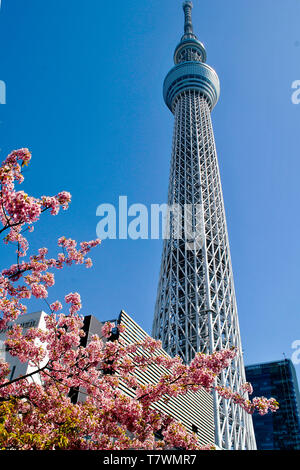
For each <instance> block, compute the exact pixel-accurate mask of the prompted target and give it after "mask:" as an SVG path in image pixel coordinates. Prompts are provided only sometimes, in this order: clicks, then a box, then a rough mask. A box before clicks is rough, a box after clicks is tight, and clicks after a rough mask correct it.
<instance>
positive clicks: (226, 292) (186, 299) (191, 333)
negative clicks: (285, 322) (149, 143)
mask: <svg viewBox="0 0 300 470" xmlns="http://www.w3.org/2000/svg"><path fill="white" fill-rule="evenodd" d="M191 7H192V5H191V2H185V3H184V11H185V15H186V24H187V22H188V23H189V31H188V32H187V29H185V33H186V34H185V36H183V38H182V40H181V43H180V44H179V46H178V47H177V50H179V52H180V53H179V54H177V55H176V51H175V64H177V65H176V66H175V67H174V69H172V70H171V72H170V73H169V74H168V76H167V78H166V81H165V91H164V94H165V100H166V103H167V105H168V106H169V107H170V109H171V110H172V112H173V113H174V115H175V127H174V137H173V151H172V159H171V172H170V181H169V194H168V204H169V206H174V205H179V206H180V207H182V214H184V209H183V208H184V206H186V205H188V207H192V208H194V209H192V212H193V213H192V215H191V218H192V220H193V222H192V223H193V226H194V227H196V226H197V223H199V217H197V211H199V208H201V212H202V223H201V225H202V232H201V233H202V245H199V244H195V246H194V249H190V248H188V245H187V243H188V242H190V241H191V240H190V237H191V236H190V233H187V231H186V224H185V220H184V219H185V216H183V218H182V219H180V221H179V224H181V227H180V230H179V232H180V233H181V234H182V237H181V238H180V237H178V227H176V228H175V227H174V226H173V227H172V224H175V223H177V224H178V219H176V221H175V219H174V218H173V219H172V218H170V225H171V230H170V236H169V238H168V239H166V240H164V247H163V254H162V263H161V272H160V280H159V286H158V295H157V301H156V307H155V316H154V322H153V332H152V333H153V336H154V337H155V338H158V339H160V340H161V341H162V347H163V349H164V350H165V351H167V352H168V353H169V354H170V355H180V356H181V357H182V358H183V359H184V360H185V362H187V363H188V362H190V361H191V359H192V358H193V357H194V355H195V353H196V352H198V351H201V352H204V353H212V352H214V351H216V350H219V349H223V348H231V347H236V348H237V349H238V351H239V353H238V356H237V357H236V359H235V360H234V361H233V363H232V365H231V367H230V368H228V370H226V371H224V372H223V373H222V375H221V377H220V378H219V379H218V382H219V384H220V385H222V386H225V387H230V388H232V389H234V390H240V386H241V385H242V384H243V383H244V382H245V381H246V379H245V370H244V362H243V356H242V346H241V339H240V331H239V322H238V314H237V306H236V297H235V291H234V282H233V272H232V265H231V259H230V249H229V241H228V233H227V227H226V218H225V210H224V202H223V195H222V188H221V179H220V173H219V166H218V159H217V152H216V146H215V139H214V133H213V127H212V122H211V109H212V107H213V106H214V104H215V103H216V101H217V97H218V80H217V78H216V74H215V72H214V71H213V70H212V69H211V71H212V72H214V74H215V75H213V74H212V72H210V76H209V77H208V75H207V69H208V68H209V67H208V66H207V65H206V64H204V63H203V62H201V58H202V60H203V57H206V54H205V55H204V53H203V51H205V50H204V46H203V45H202V44H201V43H200V42H199V41H198V40H197V39H196V37H195V35H194V34H193V31H192V30H191V20H190V18H191ZM191 43H194V44H192V46H191ZM183 46H185V48H186V49H188V50H187V51H185V50H184V47H183ZM197 49H198V51H197ZM191 50H192V51H194V54H193V56H192V58H191V59H190V57H191V55H190V51H191ZM198 53H199V54H198ZM199 56H201V57H199ZM204 60H205V59H204ZM197 61H198V64H197ZM191 65H193V67H196V65H198V66H199V68H198V69H196V68H195V70H196V72H194V73H193V74H192V75H191V73H190V72H189V73H187V72H186V71H184V70H183V69H184V68H185V69H186V70H188V69H187V67H191ZM209 69H210V68H209ZM178 70H179V73H178ZM182 70H183V71H182ZM204 75H205V77H206V79H205V83H206V85H205V86H206V88H204V86H203V85H202V84H201V83H202V82H203V76H204ZM178 77H179V78H178ZM207 77H208V79H207ZM191 79H192V80H191ZM209 80H210V83H209V86H210V90H207V82H209ZM201 81H202V82H201ZM178 83H179V85H178ZM214 92H215V95H216V97H213V96H214ZM176 234H177V235H176ZM214 406H215V439H216V444H217V445H218V446H219V447H220V448H223V449H255V448H256V444H255V437H254V431H253V425H252V418H251V417H250V416H249V415H247V414H246V413H245V412H244V411H243V410H242V409H241V408H240V407H238V406H237V405H234V404H233V403H230V402H228V401H227V400H224V399H222V398H220V397H219V396H217V395H216V394H215V396H214Z"/></svg>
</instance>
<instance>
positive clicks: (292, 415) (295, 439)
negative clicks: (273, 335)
mask: <svg viewBox="0 0 300 470" xmlns="http://www.w3.org/2000/svg"><path fill="white" fill-rule="evenodd" d="M246 376H247V381H248V382H251V384H252V386H253V396H265V397H271V396H272V397H274V398H276V400H277V401H278V402H279V410H278V411H277V412H276V413H271V414H270V413H269V414H267V415H265V416H260V415H259V414H258V413H257V414H254V415H253V425H254V431H255V437H256V444H257V448H258V449H262V450H300V395H299V388H298V381H297V377H296V372H295V368H294V365H293V363H292V361H291V360H290V359H284V360H282V361H276V362H268V363H262V364H254V365H250V366H247V367H246Z"/></svg>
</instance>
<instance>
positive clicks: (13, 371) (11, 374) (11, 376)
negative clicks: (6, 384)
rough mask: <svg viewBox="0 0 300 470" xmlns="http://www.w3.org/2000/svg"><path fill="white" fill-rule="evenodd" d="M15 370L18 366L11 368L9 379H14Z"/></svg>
mask: <svg viewBox="0 0 300 470" xmlns="http://www.w3.org/2000/svg"><path fill="white" fill-rule="evenodd" d="M15 370H16V366H13V368H12V370H11V373H10V377H9V380H12V379H13V376H14V373H15Z"/></svg>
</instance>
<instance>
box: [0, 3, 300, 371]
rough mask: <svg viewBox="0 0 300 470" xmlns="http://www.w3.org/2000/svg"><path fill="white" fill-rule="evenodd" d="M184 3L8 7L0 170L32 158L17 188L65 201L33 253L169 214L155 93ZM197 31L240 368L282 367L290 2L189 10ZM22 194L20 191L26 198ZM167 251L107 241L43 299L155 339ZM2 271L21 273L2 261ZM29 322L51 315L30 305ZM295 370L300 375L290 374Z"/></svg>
mask: <svg viewBox="0 0 300 470" xmlns="http://www.w3.org/2000/svg"><path fill="white" fill-rule="evenodd" d="M181 3H182V2H181V0H152V1H149V0H128V1H124V0H114V1H102V0H87V1H85V2H84V1H79V0H72V1H71V0H51V1H50V2H46V1H41V0H26V1H24V0H3V1H2V6H1V10H0V42H1V47H0V80H3V81H5V83H6V86H7V104H5V105H0V121H1V124H0V136H1V139H0V147H1V152H2V157H4V156H5V155H6V154H7V153H8V152H9V151H10V150H12V149H15V148H19V147H29V148H30V149H31V151H32V153H33V159H32V164H31V166H30V167H29V169H28V170H27V173H26V183H25V184H24V185H23V186H24V189H25V190H27V191H28V192H30V193H31V194H33V195H35V196H40V195H43V194H56V193H57V192H58V191H60V190H68V191H70V192H71V193H72V196H73V202H72V205H71V208H70V209H69V211H68V212H63V213H62V214H61V215H60V216H58V217H56V218H50V217H48V216H46V217H45V218H44V220H43V222H42V223H40V224H39V226H38V227H37V229H36V231H35V232H34V233H33V234H32V235H31V239H32V247H33V248H37V247H39V246H50V247H52V248H53V247H54V240H56V238H57V237H59V236H61V235H62V234H65V235H67V236H70V237H73V238H76V239H78V240H90V239H93V238H95V237H96V224H97V222H98V219H97V217H96V208H97V206H98V205H99V204H101V203H105V202H106V203H112V204H116V203H117V201H118V197H119V195H127V196H128V202H129V204H132V203H138V202H140V203H144V204H147V205H150V204H152V203H162V202H165V201H166V197H167V185H168V176H169V164H170V155H171V140H172V129H173V116H172V114H171V113H170V111H169V110H168V109H167V108H166V106H165V104H164V102H163V99H162V83H163V79H164V77H165V75H166V73H167V72H168V71H169V69H170V68H171V66H172V64H173V62H172V56H173V51H174V48H175V46H176V44H177V43H178V41H179V39H180V37H181V35H182V31H183V13H182V10H181ZM193 18H194V26H195V30H196V33H197V35H198V37H199V39H200V40H202V41H203V42H204V44H205V45H206V48H207V54H208V60H207V62H208V64H210V65H212V66H213V67H214V68H215V69H216V71H217V73H218V74H219V77H220V81H221V87H222V92H221V98H220V101H219V103H218V105H217V106H216V108H215V110H214V111H213V123H214V129H215V137H216V143H217V149H218V154H219V161H220V169H221V176H222V183H223V191H224V198H225V204H226V213H227V219H228V228H229V236H230V244H231V253H232V261H233V268H234V275H235V285H236V292H237V300H238V307H239V318H240V326H241V333H242V342H243V347H244V352H245V359H246V363H253V362H260V361H269V360H276V359H281V358H282V354H283V352H285V354H286V356H287V357H290V356H291V354H292V349H291V344H292V342H293V341H294V340H296V339H300V328H299V323H300V318H299V298H298V293H299V292H300V287H299V231H300V224H299V195H300V188H299V183H298V182H299V173H300V159H299V156H300V155H299V130H300V129H299V125H300V105H298V106H297V105H293V104H292V102H291V94H292V90H291V84H292V82H293V81H294V80H297V79H300V68H299V63H300V29H299V24H300V3H299V1H298V0H285V1H284V0H243V1H240V0H227V1H226V2H225V1H224V0H214V1H212V2H211V1H210V2H208V1H200V0H194V10H193ZM20 189H21V188H20ZM161 249H162V242H161V241H154V240H152V241H151V240H139V241H131V240H116V241H114V240H110V241H105V242H104V243H103V244H102V246H101V247H100V248H98V249H96V250H95V251H94V252H93V260H94V267H93V268H92V270H85V269H84V268H82V267H80V268H77V267H76V268H74V269H73V268H72V269H70V270H69V271H64V272H62V273H58V276H57V285H56V287H55V288H52V290H51V291H50V298H49V300H51V301H52V300H56V299H57V298H59V299H61V298H63V296H64V295H65V294H66V293H68V292H70V291H79V292H80V293H81V296H82V300H83V305H84V308H83V313H84V314H94V315H96V316H97V317H98V318H99V319H109V318H113V317H115V316H116V315H118V313H119V311H120V310H121V309H124V310H126V311H127V312H128V313H129V314H130V315H131V316H132V317H133V318H134V319H135V320H136V321H137V322H138V323H139V324H140V325H141V326H142V327H143V328H144V329H145V330H146V331H148V332H150V331H151V325H152V318H153V310H154V302H155V297H156V289H157V282H158V274H159V268H160V258H161ZM0 250H1V251H0V256H1V264H2V266H3V267H4V266H6V265H8V264H10V263H12V262H14V261H15V260H14V255H13V251H11V252H7V250H6V249H3V247H2V248H0ZM32 308H34V309H35V310H37V309H40V308H44V305H43V304H41V303H39V302H36V303H35V304H34V305H33V306H32ZM296 369H297V372H298V374H299V372H300V365H299V366H297V367H296Z"/></svg>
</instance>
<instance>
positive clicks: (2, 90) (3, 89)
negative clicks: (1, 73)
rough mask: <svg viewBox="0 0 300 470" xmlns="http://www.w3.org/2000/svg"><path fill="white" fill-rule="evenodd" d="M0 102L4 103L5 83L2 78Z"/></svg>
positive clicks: (0, 81) (0, 82)
mask: <svg viewBox="0 0 300 470" xmlns="http://www.w3.org/2000/svg"><path fill="white" fill-rule="evenodd" d="M0 104H6V85H5V82H4V81H3V80H0Z"/></svg>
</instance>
